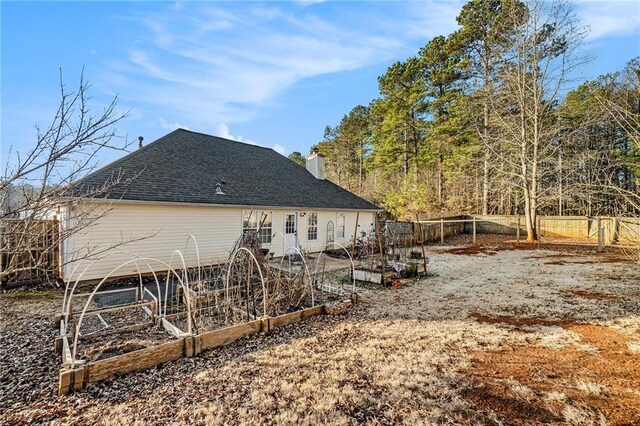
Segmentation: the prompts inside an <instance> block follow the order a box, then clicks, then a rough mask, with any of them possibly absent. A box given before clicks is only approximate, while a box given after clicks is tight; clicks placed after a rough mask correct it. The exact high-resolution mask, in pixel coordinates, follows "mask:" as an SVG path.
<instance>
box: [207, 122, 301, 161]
mask: <svg viewBox="0 0 640 426" xmlns="http://www.w3.org/2000/svg"><path fill="white" fill-rule="evenodd" d="M214 135H216V136H219V137H221V138H225V139H231V140H234V141H238V142H244V143H248V144H251V145H257V146H262V147H266V148H271V149H273V150H274V151H275V152H277V153H278V154H282V155H285V156H286V155H287V153H288V152H289V150H288V149H287V147H285V146H284V145H281V144H279V143H277V144H274V145H272V146H267V145H263V144H261V143H260V142H258V141H255V140H253V139H247V138H245V137H243V136H242V135H233V134H231V132H230V130H229V125H228V124H227V123H218V125H217V126H216V128H215V131H214Z"/></svg>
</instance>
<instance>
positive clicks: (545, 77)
mask: <svg viewBox="0 0 640 426" xmlns="http://www.w3.org/2000/svg"><path fill="white" fill-rule="evenodd" d="M509 19H510V20H511V23H512V24H511V25H512V26H513V28H516V30H515V31H514V32H513V33H512V34H510V35H509V36H508V37H505V39H504V41H503V43H505V49H504V51H505V52H507V54H506V55H505V59H504V64H503V66H502V69H501V75H500V78H499V79H498V80H496V81H497V87H495V88H494V93H495V94H496V96H494V97H493V98H492V104H491V112H492V114H491V115H492V120H493V125H494V128H495V129H497V131H496V132H495V138H494V140H492V141H490V142H488V143H489V146H490V149H491V151H492V152H493V154H494V155H495V156H496V157H498V159H499V160H500V161H501V162H502V164H504V166H505V167H504V168H503V169H501V172H502V173H504V174H509V175H510V176H511V177H512V178H513V179H512V181H513V182H514V184H515V185H517V186H518V187H519V190H520V193H521V194H522V196H523V201H524V214H525V226H526V229H527V240H529V241H533V240H535V239H537V238H538V235H537V229H536V221H537V215H538V209H539V207H540V203H539V202H540V199H541V197H542V196H544V194H543V193H541V186H540V182H541V181H542V179H543V174H544V173H547V172H550V171H551V169H550V168H546V167H541V166H542V165H543V163H544V162H546V161H549V160H550V159H554V158H555V157H556V155H555V151H556V149H557V144H556V141H557V133H558V129H559V126H557V125H556V117H555V114H554V107H555V106H556V104H557V103H558V101H559V99H560V96H561V95H562V91H563V90H564V89H565V88H566V84H567V82H568V79H569V76H570V74H571V72H572V71H573V70H574V69H575V68H576V67H578V66H580V65H582V64H584V62H585V58H582V57H579V56H578V55H577V51H578V49H579V48H580V46H581V44H582V41H583V40H584V37H585V35H586V29H585V28H583V27H580V26H579V25H578V20H577V17H576V16H575V13H574V12H573V8H572V6H571V5H570V4H568V3H564V2H549V3H547V2H545V1H543V0H531V1H529V2H527V3H526V8H525V9H524V10H522V9H515V10H513V13H512V14H511V16H510V17H509Z"/></svg>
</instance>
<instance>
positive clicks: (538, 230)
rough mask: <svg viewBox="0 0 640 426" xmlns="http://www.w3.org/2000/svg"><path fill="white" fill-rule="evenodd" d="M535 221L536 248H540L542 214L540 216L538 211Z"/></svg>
mask: <svg viewBox="0 0 640 426" xmlns="http://www.w3.org/2000/svg"><path fill="white" fill-rule="evenodd" d="M536 219H537V222H538V226H537V229H536V231H537V232H536V234H537V235H536V236H537V237H538V248H540V242H541V240H542V216H540V214H539V213H538V215H537V216H536Z"/></svg>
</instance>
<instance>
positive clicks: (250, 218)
mask: <svg viewBox="0 0 640 426" xmlns="http://www.w3.org/2000/svg"><path fill="white" fill-rule="evenodd" d="M271 217H272V214H271V212H270V211H258V210H244V211H243V212H242V232H243V233H244V234H246V233H247V232H258V228H260V233H259V236H260V242H261V243H262V244H270V243H271V237H272V233H273V225H272V222H271Z"/></svg>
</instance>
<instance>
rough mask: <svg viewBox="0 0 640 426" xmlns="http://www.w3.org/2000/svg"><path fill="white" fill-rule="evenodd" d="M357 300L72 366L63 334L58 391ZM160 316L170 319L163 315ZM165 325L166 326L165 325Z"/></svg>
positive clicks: (331, 310) (330, 312)
mask: <svg viewBox="0 0 640 426" xmlns="http://www.w3.org/2000/svg"><path fill="white" fill-rule="evenodd" d="M357 301H358V295H357V294H353V295H352V296H351V298H350V299H347V300H344V301H343V302H341V303H340V304H339V305H340V306H341V308H343V309H336V307H335V306H331V307H327V306H326V305H318V306H314V307H312V308H307V309H303V310H300V311H296V312H291V313H288V314H284V315H280V316H277V317H267V318H259V319H256V320H253V321H249V322H246V323H244V324H240V325H235V326H231V327H226V328H222V329H219V330H214V331H210V332H206V333H201V334H197V335H187V336H179V337H177V338H176V339H175V340H173V341H171V342H167V343H162V344H159V345H155V346H151V347H149V348H145V349H140V350H137V351H133V352H129V353H126V354H122V355H116V356H113V357H110V358H106V359H101V360H97V361H93V362H88V363H81V362H78V361H76V364H75V367H74V368H71V367H70V365H71V364H70V362H69V361H70V358H71V354H70V350H69V341H68V338H67V336H66V335H63V336H62V337H61V338H60V339H59V341H57V344H56V346H57V349H58V351H59V352H60V353H61V355H62V359H63V364H62V368H61V370H60V380H59V384H58V395H66V394H68V393H70V392H71V391H73V390H74V389H83V388H84V387H86V385H87V384H88V383H95V382H99V381H101V380H105V379H107V378H109V377H111V376H113V375H115V374H123V373H130V372H133V371H140V370H145V369H148V368H151V367H155V366H157V365H160V364H163V363H166V362H169V361H175V360H178V359H180V358H183V357H184V358H190V357H193V356H196V355H198V354H199V353H201V352H202V351H204V350H207V349H213V348H217V347H220V346H224V345H227V344H230V343H232V342H235V341H237V340H239V339H242V338H244V337H247V336H250V335H253V334H258V333H265V334H266V333H269V332H271V331H272V330H273V329H275V328H277V327H283V326H285V325H289V324H295V323H298V322H300V321H302V320H304V319H306V318H310V317H313V316H316V315H320V314H327V315H334V314H336V313H341V312H344V311H345V310H347V309H349V308H350V307H351V305H352V304H353V303H356V302H357ZM160 320H161V321H163V322H164V321H166V322H167V323H169V322H168V321H167V320H165V319H164V318H161V319H160ZM169 324H170V323H169ZM64 325H65V324H64V320H62V321H61V322H60V329H61V330H64ZM165 328H167V326H166V325H165ZM174 336H175V335H174Z"/></svg>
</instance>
